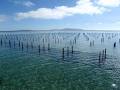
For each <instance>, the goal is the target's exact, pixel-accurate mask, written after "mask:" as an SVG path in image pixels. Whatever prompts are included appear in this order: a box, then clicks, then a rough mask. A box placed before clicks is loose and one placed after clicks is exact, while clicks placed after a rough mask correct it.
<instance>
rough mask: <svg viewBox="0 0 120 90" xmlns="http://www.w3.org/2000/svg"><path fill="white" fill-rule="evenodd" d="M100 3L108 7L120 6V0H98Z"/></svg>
mask: <svg viewBox="0 0 120 90" xmlns="http://www.w3.org/2000/svg"><path fill="white" fill-rule="evenodd" d="M97 1H98V2H97V3H98V4H99V5H102V6H107V7H118V6H119V5H120V0H97Z"/></svg>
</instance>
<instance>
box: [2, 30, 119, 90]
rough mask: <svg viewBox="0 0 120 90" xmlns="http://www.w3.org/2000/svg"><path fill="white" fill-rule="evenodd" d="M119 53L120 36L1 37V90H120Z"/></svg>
mask: <svg viewBox="0 0 120 90" xmlns="http://www.w3.org/2000/svg"><path fill="white" fill-rule="evenodd" d="M119 47H120V33H119V32H96V31H69V32H68V31H52V32H50V31H39V32H32V31H31V32H1V33H0V90H16V89H19V90H119V89H120V87H119V86H120V70H119V69H120V61H119V58H120V56H119V54H120V48H119ZM105 49H106V58H105V56H104V55H105V54H104V55H102V54H103V50H105ZM100 52H101V59H103V58H104V62H103V63H100V62H99V55H100V54H99V53H100ZM104 53H105V51H104ZM103 56H104V57H103ZM102 61H103V60H102Z"/></svg>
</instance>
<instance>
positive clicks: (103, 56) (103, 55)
mask: <svg viewBox="0 0 120 90" xmlns="http://www.w3.org/2000/svg"><path fill="white" fill-rule="evenodd" d="M104 53H105V52H104V50H103V52H102V63H104V60H105V54H104Z"/></svg>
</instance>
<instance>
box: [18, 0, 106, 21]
mask: <svg viewBox="0 0 120 90" xmlns="http://www.w3.org/2000/svg"><path fill="white" fill-rule="evenodd" d="M105 11H108V10H107V9H106V8H104V7H101V6H96V5H94V4H93V2H91V0H78V1H77V2H76V5H75V6H73V7H67V6H58V7H55V8H52V9H51V8H39V9H37V10H33V11H28V12H19V13H17V14H16V18H17V19H25V18H35V19H62V18H64V17H66V16H72V15H75V14H88V15H93V14H102V13H104V12H105Z"/></svg>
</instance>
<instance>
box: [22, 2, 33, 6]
mask: <svg viewBox="0 0 120 90" xmlns="http://www.w3.org/2000/svg"><path fill="white" fill-rule="evenodd" d="M23 5H24V6H26V7H31V6H34V5H35V4H34V3H33V2H31V1H26V2H23Z"/></svg>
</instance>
